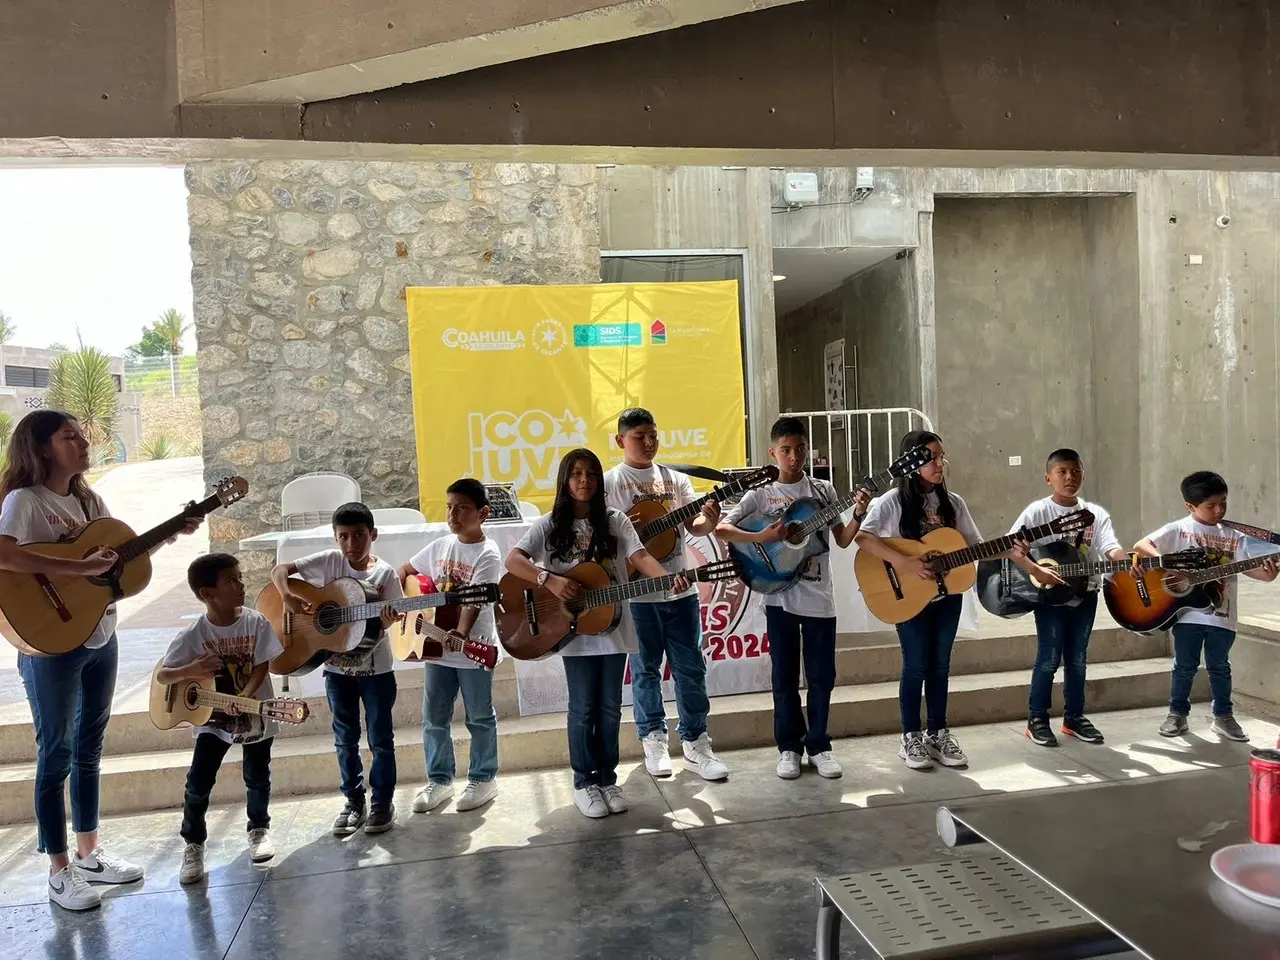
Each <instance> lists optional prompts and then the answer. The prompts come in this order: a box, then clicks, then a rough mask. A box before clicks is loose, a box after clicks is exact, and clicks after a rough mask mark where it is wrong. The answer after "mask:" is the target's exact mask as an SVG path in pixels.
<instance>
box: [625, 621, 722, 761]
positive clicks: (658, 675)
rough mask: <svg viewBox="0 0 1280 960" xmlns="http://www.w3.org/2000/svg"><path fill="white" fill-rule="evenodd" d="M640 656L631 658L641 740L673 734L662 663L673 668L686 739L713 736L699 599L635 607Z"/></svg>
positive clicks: (634, 705)
mask: <svg viewBox="0 0 1280 960" xmlns="http://www.w3.org/2000/svg"><path fill="white" fill-rule="evenodd" d="M631 619H632V620H633V621H635V625H636V640H637V641H638V642H639V644H640V652H639V653H633V654H632V655H631V709H632V711H633V712H634V714H635V718H636V735H637V736H638V737H639V738H640V739H641V740H643V739H644V738H645V737H646V736H648V735H649V734H650V733H653V732H654V731H655V730H656V731H660V732H662V733H666V732H667V713H666V710H665V709H664V707H663V705H662V657H663V655H664V654H665V655H666V658H667V662H668V663H669V664H671V676H672V678H673V679H674V680H675V684H676V705H677V706H678V707H679V709H680V724H679V726H678V727H677V729H678V730H679V732H680V739H681V740H684V741H688V742H690V743H692V742H693V741H694V740H697V739H698V738H699V737H700V736H702V735H703V734H704V733H706V732H707V714H708V713H710V712H711V701H710V700H708V699H707V661H706V660H705V659H703V656H702V612H701V610H700V609H699V607H698V598H697V597H696V596H693V597H681V598H680V599H679V600H668V601H665V602H662V603H633V604H631Z"/></svg>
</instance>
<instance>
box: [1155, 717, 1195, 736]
mask: <svg viewBox="0 0 1280 960" xmlns="http://www.w3.org/2000/svg"><path fill="white" fill-rule="evenodd" d="M1187 729H1188V727H1187V715H1186V714H1185V713H1173V712H1172V711H1170V713H1169V716H1167V717H1165V719H1164V723H1162V724H1160V736H1162V737H1180V736H1182V735H1183V734H1185V733H1186V732H1187Z"/></svg>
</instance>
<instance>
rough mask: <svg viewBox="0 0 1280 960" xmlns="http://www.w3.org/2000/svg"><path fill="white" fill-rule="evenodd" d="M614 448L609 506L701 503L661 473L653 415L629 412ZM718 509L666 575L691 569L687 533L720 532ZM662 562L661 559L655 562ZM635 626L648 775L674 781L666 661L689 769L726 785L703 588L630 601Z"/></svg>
mask: <svg viewBox="0 0 1280 960" xmlns="http://www.w3.org/2000/svg"><path fill="white" fill-rule="evenodd" d="M614 442H615V443H616V444H617V445H618V447H619V448H620V449H621V450H622V452H623V461H622V463H620V464H618V466H616V467H614V468H613V469H612V470H610V471H609V472H608V473H606V474H605V475H604V494H605V501H606V502H607V503H608V504H609V506H610V507H613V508H614V509H615V510H621V511H622V512H623V513H627V512H628V511H629V510H631V508H632V507H634V506H635V505H636V504H637V503H638V502H640V501H641V500H657V501H659V502H660V503H662V505H663V506H664V507H665V508H666V509H667V512H670V511H672V510H675V509H677V508H679V507H682V506H684V505H685V504H686V503H692V502H693V501H694V500H696V499H697V495H696V494H695V493H694V491H693V484H692V483H691V482H690V481H689V478H688V477H687V476H686V475H684V474H683V473H677V472H675V471H673V470H668V469H667V468H665V467H659V466H656V465H655V464H654V462H653V459H654V457H656V456H657V455H658V426H657V423H656V422H655V421H654V419H653V414H651V413H650V412H649V411H648V410H645V409H643V408H641V407H632V408H630V409H629V410H624V411H623V412H622V415H621V416H620V417H618V433H617V436H615V437H614ZM719 519H720V505H719V504H718V503H716V502H715V501H714V500H708V501H707V503H706V504H705V505H704V506H703V508H702V512H701V513H699V514H698V515H697V516H695V517H690V518H689V519H688V520H687V521H685V523H684V529H679V530H677V531H676V533H677V546H676V549H675V550H674V551H673V552H672V554H671V556H670V557H666V558H661V559H660V560H659V562H661V563H662V566H663V569H665V570H666V571H667V572H668V573H679V572H680V571H681V570H683V569H684V568H685V567H687V566H688V563H687V558H686V557H685V541H684V531H685V530H688V531H689V532H690V533H692V534H693V535H694V536H695V537H703V536H708V535H709V534H712V533H714V532H715V528H716V523H717V522H718V521H719ZM655 559H657V558H655ZM631 619H632V621H633V622H634V623H635V626H636V640H637V642H638V643H639V646H640V652H639V653H635V654H632V655H631V709H632V712H633V713H634V715H635V721H636V736H638V737H639V738H640V743H641V744H642V745H643V747H644V765H645V769H646V770H648V771H649V773H650V774H652V775H653V776H670V775H671V757H670V754H669V753H668V751H667V742H668V741H667V736H668V733H667V715H666V710H665V708H664V707H663V703H662V658H663V657H664V656H665V657H666V659H667V663H668V664H670V666H671V675H672V678H673V679H674V681H675V687H676V704H677V706H678V708H679V711H680V723H679V726H678V728H677V731H678V732H679V734H680V744H681V747H682V750H683V753H684V761H685V765H686V766H687V767H689V768H690V769H692V770H696V771H697V772H698V774H699V775H700V776H701V777H702V778H703V779H704V780H723V779H724V778H725V777H727V776H728V775H729V768H728V767H726V766H725V765H724V763H723V762H722V761H721V760H720V759H719V758H718V757H717V756H716V755H715V753H713V752H712V750H711V737H710V736H708V735H707V715H708V714H709V713H710V712H711V701H710V700H709V699H708V698H707V661H706V659H705V658H704V657H703V655H702V610H701V607H700V605H699V603H698V588H697V586H696V585H694V586H691V587H689V589H688V590H686V591H685V592H684V593H682V594H680V595H679V596H676V597H673V598H667V597H665V596H663V595H661V594H654V595H653V596H649V597H641V598H639V599H636V600H632V601H631Z"/></svg>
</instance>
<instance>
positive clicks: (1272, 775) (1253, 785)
mask: <svg viewBox="0 0 1280 960" xmlns="http://www.w3.org/2000/svg"><path fill="white" fill-rule="evenodd" d="M1249 834H1250V836H1252V837H1253V842H1254V843H1280V749H1276V750H1254V751H1253V752H1252V753H1251V754H1249Z"/></svg>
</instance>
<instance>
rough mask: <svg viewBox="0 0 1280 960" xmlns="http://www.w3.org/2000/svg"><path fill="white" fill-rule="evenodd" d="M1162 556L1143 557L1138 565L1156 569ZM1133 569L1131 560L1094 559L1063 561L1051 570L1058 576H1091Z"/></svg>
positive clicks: (1160, 565) (1162, 558)
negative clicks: (1074, 561)
mask: <svg viewBox="0 0 1280 960" xmlns="http://www.w3.org/2000/svg"><path fill="white" fill-rule="evenodd" d="M1164 561H1165V558H1164V557H1143V558H1142V559H1140V560H1139V561H1138V566H1139V567H1141V568H1142V569H1143V570H1157V569H1159V568H1160V567H1162V566H1164ZM1132 569H1133V561H1132V560H1095V561H1092V562H1089V563H1085V562H1081V563H1063V564H1059V565H1058V566H1056V567H1054V568H1053V570H1054V572H1055V573H1057V574H1058V576H1060V577H1092V576H1095V575H1099V574H1108V573H1122V572H1124V571H1125V570H1132Z"/></svg>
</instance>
